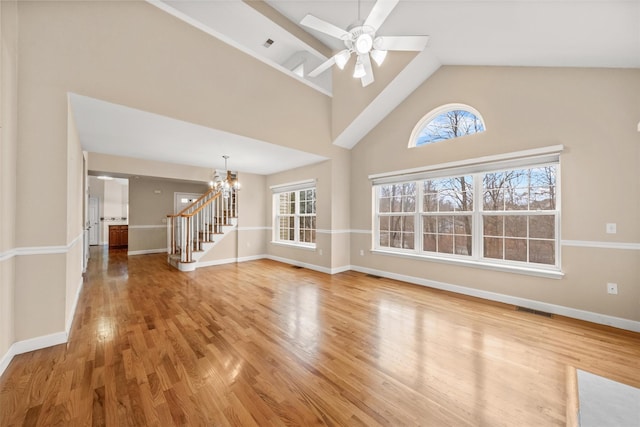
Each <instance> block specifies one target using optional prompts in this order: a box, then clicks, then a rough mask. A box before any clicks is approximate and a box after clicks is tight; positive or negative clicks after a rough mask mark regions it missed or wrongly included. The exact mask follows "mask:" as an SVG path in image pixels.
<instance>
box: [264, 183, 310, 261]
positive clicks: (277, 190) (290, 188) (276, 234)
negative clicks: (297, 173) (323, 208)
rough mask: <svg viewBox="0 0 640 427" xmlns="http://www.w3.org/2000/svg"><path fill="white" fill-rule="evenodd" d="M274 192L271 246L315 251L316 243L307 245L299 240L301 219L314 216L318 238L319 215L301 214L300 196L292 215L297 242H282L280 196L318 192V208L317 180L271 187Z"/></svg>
mask: <svg viewBox="0 0 640 427" xmlns="http://www.w3.org/2000/svg"><path fill="white" fill-rule="evenodd" d="M269 188H270V189H271V192H272V203H271V204H272V223H273V227H272V233H271V244H273V245H278V246H286V247H294V248H300V249H308V250H315V249H316V243H306V242H300V241H298V240H297V239H299V238H300V218H302V217H305V216H314V217H316V230H315V232H316V237H317V233H318V229H317V213H316V214H313V215H308V214H301V213H300V203H299V202H300V201H299V200H298V196H297V195H296V203H295V213H294V214H293V215H292V216H293V217H294V218H295V220H294V224H295V225H294V237H295V239H296V240H293V241H292V240H280V224H279V222H278V218H279V215H280V214H279V211H278V208H279V206H280V200H279V196H280V194H282V193H290V192H296V193H297V192H298V191H303V190H314V191H315V192H316V206H317V200H318V199H317V194H318V193H317V188H316V180H315V179H309V180H305V181H296V182H290V183H286V184H279V185H272V186H270V187H269Z"/></svg>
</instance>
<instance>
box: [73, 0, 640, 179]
mask: <svg viewBox="0 0 640 427" xmlns="http://www.w3.org/2000/svg"><path fill="white" fill-rule="evenodd" d="M147 1H148V2H149V3H151V4H153V5H155V6H157V7H159V8H161V9H162V10H164V11H166V12H168V13H171V14H172V15H174V16H176V17H178V18H180V19H182V20H183V21H185V22H186V23H188V24H190V25H193V26H196V27H197V28H199V29H201V30H202V31H205V32H206V33H208V34H210V35H211V36H212V37H217V38H219V39H221V40H223V41H225V42H226V43H228V44H230V45H232V46H234V47H236V48H238V49H240V50H242V51H244V52H246V53H247V54H249V55H252V56H254V57H256V58H258V59H259V60H261V61H263V62H264V63H266V64H268V65H270V66H272V67H274V68H276V69H278V70H280V71H281V72H283V73H285V74H287V75H289V76H290V77H291V78H292V79H297V80H299V81H301V82H303V83H304V84H307V85H309V86H311V87H313V88H314V89H316V90H318V91H320V92H321V93H324V94H326V95H327V96H331V95H333V96H334V97H335V96H336V95H337V94H335V93H333V88H332V81H331V76H332V71H327V72H325V73H323V74H321V75H320V76H318V77H316V78H309V77H308V76H307V73H308V71H309V70H311V69H313V68H315V67H316V66H317V65H319V64H320V63H322V62H323V61H325V60H326V59H327V58H329V57H330V56H331V55H332V54H333V53H335V52H337V51H338V50H340V49H342V48H343V47H344V46H343V44H342V42H341V41H340V40H337V39H335V38H332V37H329V36H327V35H326V34H322V33H320V32H317V31H314V30H309V29H308V28H305V27H304V26H301V25H299V22H300V20H301V19H302V18H303V17H304V16H305V15H306V14H309V13H310V14H312V15H314V16H316V17H318V18H320V19H322V20H325V21H328V22H330V23H333V24H335V25H336V26H338V27H340V28H344V29H346V28H347V27H348V26H349V25H351V24H353V23H354V22H356V21H358V18H360V19H364V18H366V16H367V15H368V14H369V11H370V10H371V8H372V7H373V5H374V3H375V2H374V1H370V0H367V1H361V2H358V1H356V0H332V1H322V0H297V1H291V0H265V1H255V0H253V1H242V0H229V1H215V0H212V1H202V0H198V1H191V0H162V1H161V0H147ZM380 1H385V0H380ZM378 34H381V35H390V36H391V35H428V36H429V37H430V38H429V43H428V46H427V49H425V50H424V51H423V52H422V53H420V54H418V55H416V56H415V57H414V58H413V59H412V60H411V61H410V62H409V63H408V65H407V66H406V67H404V68H403V69H401V70H400V71H399V72H398V74H397V76H395V78H393V79H392V80H391V81H390V82H389V84H388V85H386V86H385V87H383V88H377V89H375V90H377V91H378V93H376V94H375V96H374V97H372V101H371V102H370V103H369V104H368V105H367V106H365V108H363V109H362V111H361V112H360V113H359V114H357V115H355V117H354V119H353V120H351V121H350V122H349V123H348V124H347V125H346V127H345V128H344V129H341V131H340V132H339V133H338V134H336V135H334V144H336V145H339V146H342V147H345V148H351V147H353V146H354V145H355V144H357V143H358V141H359V140H360V139H361V138H362V137H363V136H364V135H366V133H367V132H369V131H370V130H371V129H372V128H373V127H375V126H376V125H377V124H378V123H379V122H380V121H381V120H382V119H383V118H384V117H385V116H386V114H388V113H389V112H390V111H391V110H393V109H394V108H395V107H396V106H397V105H398V104H399V103H401V102H402V101H403V100H404V99H405V98H406V96H408V95H409V94H410V93H411V92H412V91H413V90H414V89H415V88H417V87H418V86H419V85H420V84H422V83H423V82H424V81H425V80H426V79H428V78H429V76H430V75H431V74H432V73H433V72H435V71H436V70H437V69H438V68H439V67H440V66H441V65H485V66H487V65H488V66H530V67H618V68H640V0H607V1H604V0H603V1H584V0H563V1H547V0H540V1H537V0H530V1H522V0H495V1H464V0H442V1H428V0H425V1H406V0H401V1H400V2H399V3H398V5H397V6H396V7H395V8H394V10H393V11H392V13H391V14H390V15H389V17H388V18H387V19H386V21H385V22H384V23H383V24H382V26H381V27H380V29H379V31H378ZM267 40H272V43H268V42H267ZM353 62H354V61H353V60H352V61H351V62H350V64H349V65H347V68H345V70H343V71H341V72H342V73H349V74H351V73H352V72H353ZM300 64H304V70H305V73H304V74H303V75H300V74H299V73H296V72H295V70H296V69H298V71H299V68H298V66H299V65H300ZM384 65H385V64H383V65H382V66H383V67H384ZM374 73H375V70H374ZM362 90H369V88H363V89H362ZM101 107H102V109H101ZM82 108H93V110H92V114H93V115H92V116H91V115H89V114H83V113H82V111H81V109H82ZM74 109H76V111H77V113H76V114H77V115H78V116H79V119H78V126H79V129H80V136H81V139H83V140H86V139H87V138H90V137H92V138H93V141H94V142H95V146H94V148H93V150H94V151H98V152H101V151H100V145H101V144H102V145H105V146H106V145H109V143H108V142H107V141H106V140H105V138H102V139H100V138H96V135H95V132H94V135H93V136H91V135H90V133H91V131H90V130H89V129H90V128H91V126H90V122H86V121H84V120H83V117H92V119H91V120H92V121H93V122H94V123H95V117H96V115H97V116H100V117H103V118H104V119H105V120H107V121H109V120H110V121H112V122H113V121H114V120H125V119H124V117H126V113H127V110H126V109H125V108H124V107H123V108H122V109H120V110H118V109H117V108H115V109H114V108H112V107H109V106H105V105H103V104H100V103H99V102H95V103H91V102H90V100H79V99H76V100H75V105H74ZM129 113H132V112H129ZM132 114H133V113H132ZM155 119H157V120H160V119H161V118H155ZM174 124H175V123H174ZM188 125H189V124H186V123H185V124H181V125H180V126H182V127H183V128H185V127H188ZM137 132H138V135H137V140H138V141H139V142H138V143H139V144H140V146H139V147H138V148H137V149H140V150H144V149H145V146H144V144H145V142H144V141H147V140H148V141H149V143H152V141H154V140H155V139H154V138H157V135H153V134H152V130H151V129H149V135H148V136H149V137H148V138H145V136H144V132H145V131H144V126H140V127H138V128H137ZM195 132H196V131H195V130H194V134H195ZM214 139H215V138H214ZM221 140H223V139H221ZM233 143H235V144H244V143H246V144H252V145H247V147H251V148H250V149H252V150H259V151H263V152H264V154H265V156H267V155H269V156H274V155H276V156H280V157H281V158H290V159H292V160H291V161H290V162H289V163H288V164H287V165H286V167H296V166H301V165H304V164H309V163H312V162H314V161H318V160H319V159H318V158H314V157H313V156H311V155H309V156H306V155H305V154H304V153H294V152H293V151H292V152H291V153H287V152H282V150H285V151H286V150H288V149H284V148H281V147H280V148H279V147H274V146H273V144H267V143H261V142H260V141H243V140H242V139H241V138H237V139H235V140H234V142H233ZM212 144H215V142H212ZM111 147H112V151H113V150H115V149H114V148H113V147H114V146H113V144H112V145H111ZM156 148H157V147H156ZM215 148H216V149H224V148H225V147H224V145H221V146H219V147H215ZM248 149H249V148H248ZM277 150H280V151H277ZM185 151H192V152H194V153H198V149H197V147H195V146H194V150H185ZM156 153H157V156H156V157H157V160H167V161H169V160H170V159H173V160H175V157H174V156H172V154H171V153H170V152H167V153H166V159H164V158H163V156H164V155H165V154H163V153H162V152H159V151H158V150H157V149H156ZM110 154H120V155H125V156H126V155H132V153H129V152H127V145H126V144H124V145H123V147H122V149H121V150H120V151H119V152H118V153H110ZM195 156H198V155H197V154H195ZM287 156H289V157H287ZM200 158H202V157H201V156H200ZM189 161H193V162H194V163H193V164H198V163H197V159H196V158H194V159H192V160H190V159H184V160H181V162H187V163H188V162H189ZM247 167H249V166H248V165H247ZM255 170H256V171H258V169H255ZM270 172H273V171H267V170H265V171H262V173H270Z"/></svg>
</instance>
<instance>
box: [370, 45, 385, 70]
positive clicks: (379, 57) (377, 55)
mask: <svg viewBox="0 0 640 427" xmlns="http://www.w3.org/2000/svg"><path fill="white" fill-rule="evenodd" d="M386 57H387V51H386V50H378V49H373V50H372V51H371V58H373V60H374V61H375V62H376V64H378V67H379V66H381V65H382V63H383V62H384V58H386Z"/></svg>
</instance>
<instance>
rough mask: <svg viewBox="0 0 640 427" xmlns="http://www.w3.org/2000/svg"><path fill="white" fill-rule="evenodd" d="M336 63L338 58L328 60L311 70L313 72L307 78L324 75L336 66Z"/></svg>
mask: <svg viewBox="0 0 640 427" xmlns="http://www.w3.org/2000/svg"><path fill="white" fill-rule="evenodd" d="M335 63H336V57H335V56H332V57H331V58H329V59H328V60H326V61H324V62H323V63H322V64H320V65H319V66H318V67H316V68H315V69H313V70H311V72H310V73H309V74H307V76H309V77H318V76H319V75H320V74H322V73H324V72H325V71H327V70H328V69H329V68H331V66H332V65H333V64H335Z"/></svg>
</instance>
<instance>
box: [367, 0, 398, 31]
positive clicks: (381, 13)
mask: <svg viewBox="0 0 640 427" xmlns="http://www.w3.org/2000/svg"><path fill="white" fill-rule="evenodd" d="M398 1H399V0H378V1H377V2H376V4H374V5H373V9H371V12H370V13H369V16H367V20H366V21H364V25H365V26H369V27H372V28H373V32H376V31H378V28H380V25H382V23H383V22H384V20H385V19H387V16H389V14H390V13H391V11H392V10H393V8H394V7H396V5H397V4H398Z"/></svg>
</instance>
